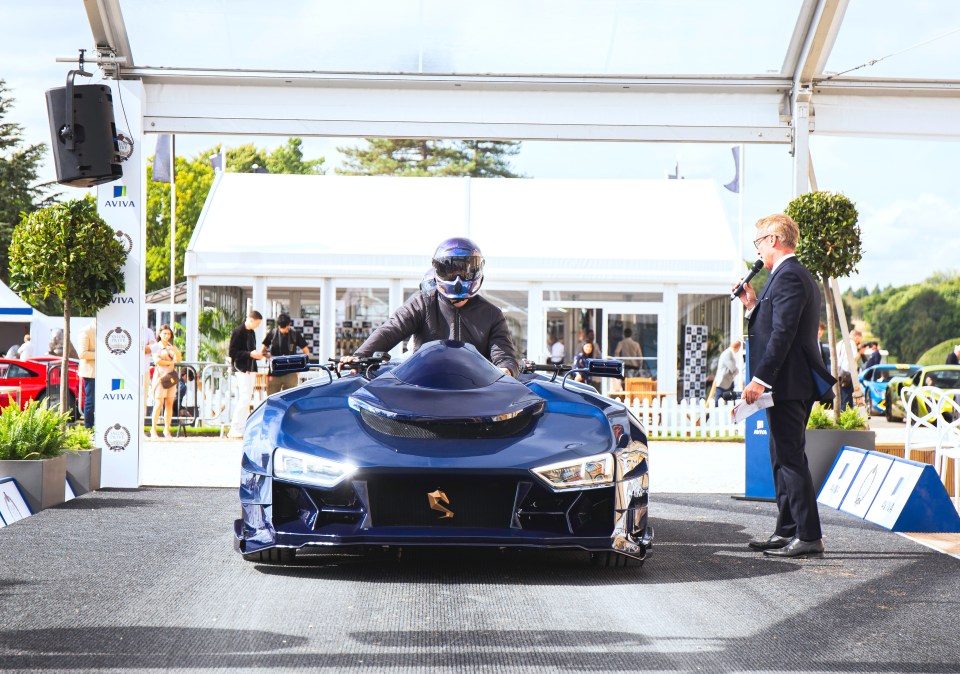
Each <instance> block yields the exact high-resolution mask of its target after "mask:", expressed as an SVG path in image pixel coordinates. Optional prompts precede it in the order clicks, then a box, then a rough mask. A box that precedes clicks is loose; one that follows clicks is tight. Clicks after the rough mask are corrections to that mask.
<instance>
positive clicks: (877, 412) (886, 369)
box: [860, 363, 920, 416]
mask: <svg viewBox="0 0 960 674" xmlns="http://www.w3.org/2000/svg"><path fill="white" fill-rule="evenodd" d="M919 369H920V366H919V365H914V364H909V363H898V364H889V365H887V364H883V365H874V366H873V367H869V368H867V369H866V370H864V371H863V372H861V373H860V385H861V386H863V389H864V391H863V395H864V397H865V400H866V403H867V409H869V410H870V414H871V415H874V416H881V415H884V414H886V412H887V385H888V384H889V383H890V380H891V379H893V378H894V377H908V378H909V377H912V376H913V375H915V374H916V373H917V371H918V370H919Z"/></svg>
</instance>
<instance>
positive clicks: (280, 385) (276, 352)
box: [263, 314, 310, 395]
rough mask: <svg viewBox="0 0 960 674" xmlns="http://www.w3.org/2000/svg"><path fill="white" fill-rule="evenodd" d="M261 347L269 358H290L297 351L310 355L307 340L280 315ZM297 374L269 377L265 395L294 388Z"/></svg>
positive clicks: (288, 319)
mask: <svg viewBox="0 0 960 674" xmlns="http://www.w3.org/2000/svg"><path fill="white" fill-rule="evenodd" d="M263 346H264V348H265V349H266V350H267V353H268V354H269V355H270V357H273V356H290V355H293V354H295V353H297V352H298V351H301V352H303V353H305V354H306V355H308V356H309V355H310V347H309V346H307V340H305V339H304V338H303V335H301V334H300V332H299V331H297V329H296V328H293V327H291V326H290V316H289V315H288V314H280V315H279V316H277V327H275V328H274V329H273V330H271V331H270V332H268V333H267V336H266V337H264V338H263ZM297 383H298V382H297V373H296V372H290V373H287V374H282V375H279V376H276V375H271V376H270V377H269V378H268V379H267V395H273V394H274V393H279V392H280V391H284V390H286V389H288V388H294V387H295V386H296V385H297Z"/></svg>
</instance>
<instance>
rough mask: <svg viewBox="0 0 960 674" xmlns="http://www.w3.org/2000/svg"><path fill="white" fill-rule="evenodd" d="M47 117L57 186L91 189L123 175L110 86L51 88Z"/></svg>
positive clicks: (88, 85)
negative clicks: (58, 184)
mask: <svg viewBox="0 0 960 674" xmlns="http://www.w3.org/2000/svg"><path fill="white" fill-rule="evenodd" d="M71 84H72V83H71ZM69 91H72V94H73V96H72V101H70V100H68V92H69ZM71 102H72V105H71ZM71 112H72V119H68V117H70V116H71ZM47 117H48V118H49V120H50V137H51V140H52V141H53V142H52V146H53V158H54V161H55V163H56V169H57V182H58V183H60V184H61V185H69V186H70V187H93V186H94V185H99V184H100V183H108V182H111V181H113V180H117V179H118V178H121V177H122V176H123V169H122V168H121V167H120V155H119V152H120V148H119V146H118V144H117V127H116V125H115V124H114V121H113V93H112V92H111V91H110V87H108V86H105V85H102V84H87V85H82V86H67V87H58V88H56V89H50V90H48V91H47Z"/></svg>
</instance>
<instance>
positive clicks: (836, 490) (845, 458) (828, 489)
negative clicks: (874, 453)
mask: <svg viewBox="0 0 960 674" xmlns="http://www.w3.org/2000/svg"><path fill="white" fill-rule="evenodd" d="M866 457H867V454H866V453H865V452H860V451H857V450H855V449H845V450H843V451H842V452H840V456H838V457H837V461H836V463H834V464H833V469H832V470H831V471H830V475H829V477H827V481H826V482H824V483H823V487H822V488H821V489H820V496H818V497H817V503H822V504H823V505H825V506H829V507H831V508H833V509H837V508H839V507H840V503H841V502H842V501H843V497H844V496H846V495H847V491H848V490H849V489H850V485H851V484H853V480H854V478H855V477H856V475H857V469H859V468H860V466H861V464H863V460H864V459H865V458H866Z"/></svg>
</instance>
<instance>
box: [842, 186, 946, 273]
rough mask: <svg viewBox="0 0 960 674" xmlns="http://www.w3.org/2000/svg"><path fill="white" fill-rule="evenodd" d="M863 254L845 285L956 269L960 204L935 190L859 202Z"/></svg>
mask: <svg viewBox="0 0 960 674" xmlns="http://www.w3.org/2000/svg"><path fill="white" fill-rule="evenodd" d="M858 208H859V211H860V221H859V222H860V230H861V233H862V239H863V250H864V255H863V260H862V261H861V262H860V264H859V265H858V268H859V274H857V275H855V276H851V277H850V278H849V279H845V280H844V281H842V282H841V285H842V286H844V287H846V286H849V287H853V288H858V287H860V286H867V287H868V288H871V289H872V288H873V286H874V285H877V284H879V285H880V287H881V288H882V287H885V286H886V285H887V284H893V285H895V286H898V285H905V284H909V283H917V282H919V281H922V280H924V279H925V278H927V277H928V276H930V275H931V274H932V273H934V272H937V271H944V272H948V271H954V270H957V269H960V236H957V232H960V205H958V204H957V203H955V202H951V201H948V200H947V199H945V198H944V197H943V196H941V195H939V194H929V193H924V194H920V195H918V196H917V197H915V198H913V199H898V200H896V201H893V202H890V203H886V204H877V203H875V202H866V201H864V202H861V203H859V204H858Z"/></svg>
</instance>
